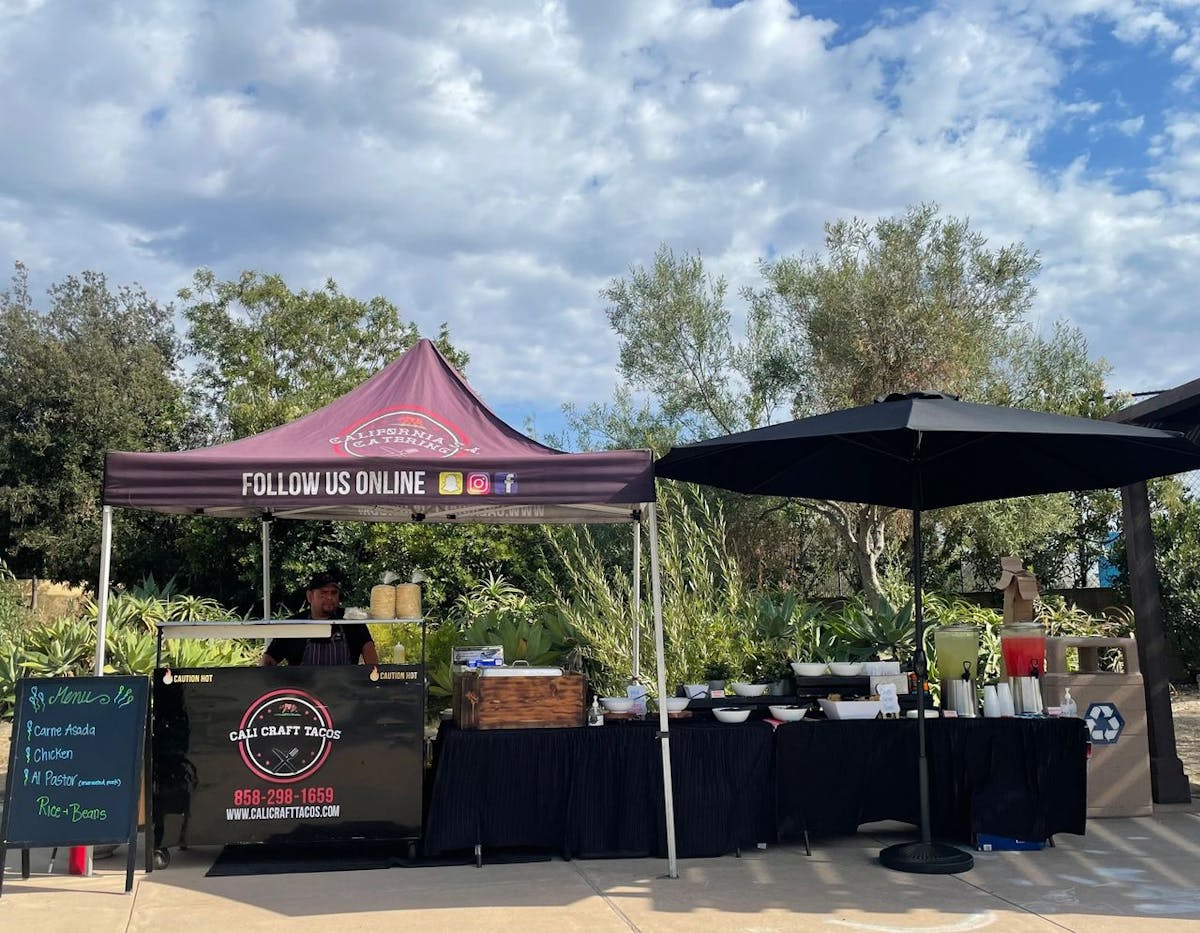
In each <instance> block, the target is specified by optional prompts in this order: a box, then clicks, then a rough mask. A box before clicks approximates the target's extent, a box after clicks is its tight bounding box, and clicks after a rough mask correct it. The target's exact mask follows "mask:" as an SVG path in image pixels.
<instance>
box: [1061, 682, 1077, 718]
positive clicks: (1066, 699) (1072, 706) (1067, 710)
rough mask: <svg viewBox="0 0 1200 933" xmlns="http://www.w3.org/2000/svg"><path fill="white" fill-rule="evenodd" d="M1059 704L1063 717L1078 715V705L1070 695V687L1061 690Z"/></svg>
mask: <svg viewBox="0 0 1200 933" xmlns="http://www.w3.org/2000/svg"><path fill="white" fill-rule="evenodd" d="M1059 705H1060V706H1061V707H1062V714H1063V718H1066V717H1067V716H1078V715H1079V707H1078V706H1077V705H1076V703H1075V698H1074V697H1073V696H1071V688H1070V687H1067V688H1066V689H1065V690H1063V698H1062V703H1061V704H1059Z"/></svg>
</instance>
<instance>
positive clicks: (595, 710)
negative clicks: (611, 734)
mask: <svg viewBox="0 0 1200 933" xmlns="http://www.w3.org/2000/svg"><path fill="white" fill-rule="evenodd" d="M588 725H589V726H602V725H604V714H603V713H602V712H600V700H599V698H598V697H592V708H591V709H590V710H588Z"/></svg>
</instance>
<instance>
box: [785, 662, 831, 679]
mask: <svg viewBox="0 0 1200 933" xmlns="http://www.w3.org/2000/svg"><path fill="white" fill-rule="evenodd" d="M828 667H829V665H828V664H826V663H825V662H824V661H819V662H818V661H793V662H792V671H793V673H795V675H796V676H797V677H821V676H822V675H824V673H825V670H826V668H828Z"/></svg>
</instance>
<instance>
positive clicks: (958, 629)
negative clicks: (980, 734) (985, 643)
mask: <svg viewBox="0 0 1200 933" xmlns="http://www.w3.org/2000/svg"><path fill="white" fill-rule="evenodd" d="M933 647H934V651H935V653H936V655H937V671H938V679H939V680H940V682H941V691H942V709H952V710H954V711H955V713H956V714H958V715H959V716H967V717H972V716H978V715H979V699H978V695H977V693H976V692H975V683H976V673H977V671H976V669H977V667H978V664H979V629H978V627H976V626H974V625H944V626H942V627H941V628H937V629H934V632H933Z"/></svg>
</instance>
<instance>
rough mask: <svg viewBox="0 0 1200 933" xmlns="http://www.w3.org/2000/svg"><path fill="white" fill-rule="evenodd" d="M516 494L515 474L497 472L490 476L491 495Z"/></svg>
mask: <svg viewBox="0 0 1200 933" xmlns="http://www.w3.org/2000/svg"><path fill="white" fill-rule="evenodd" d="M516 494H517V474H516V473H497V474H496V475H495V476H494V477H492V495H494V496H515V495H516Z"/></svg>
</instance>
